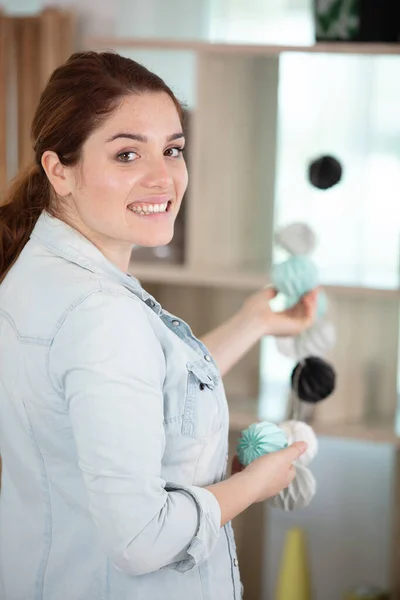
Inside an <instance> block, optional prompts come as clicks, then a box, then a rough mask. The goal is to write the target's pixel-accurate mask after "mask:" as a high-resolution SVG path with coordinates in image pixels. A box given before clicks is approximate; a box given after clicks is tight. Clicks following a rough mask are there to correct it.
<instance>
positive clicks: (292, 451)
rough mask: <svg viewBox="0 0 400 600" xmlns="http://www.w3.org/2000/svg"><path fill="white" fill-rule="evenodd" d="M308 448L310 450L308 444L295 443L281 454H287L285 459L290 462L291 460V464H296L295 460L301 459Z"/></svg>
mask: <svg viewBox="0 0 400 600" xmlns="http://www.w3.org/2000/svg"><path fill="white" fill-rule="evenodd" d="M307 448H308V444H307V443H306V442H294V443H293V444H292V445H291V446H289V447H288V448H285V449H284V450H281V452H282V453H283V454H285V457H286V458H287V459H288V460H290V461H291V462H294V461H295V460H297V459H298V458H300V456H301V455H302V454H304V452H305V451H306V450H307Z"/></svg>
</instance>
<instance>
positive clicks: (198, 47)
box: [84, 37, 400, 56]
mask: <svg viewBox="0 0 400 600" xmlns="http://www.w3.org/2000/svg"><path fill="white" fill-rule="evenodd" d="M84 46H85V47H87V48H91V49H105V48H138V49H139V48H147V49H151V50H156V49H165V50H186V51H188V50H189V51H193V52H198V53H209V52H211V53H215V54H235V55H238V54H242V55H250V56H279V55H280V54H282V53H284V52H310V53H323V54H364V55H388V54H400V44H381V43H368V44H367V43H357V42H354V43H340V42H331V43H329V42H327V43H321V42H320V43H318V44H314V45H312V46H275V45H267V44H266V45H260V44H228V43H218V42H207V41H196V40H193V41H187V40H172V39H148V38H134V39H133V38H123V37H88V38H86V39H84Z"/></svg>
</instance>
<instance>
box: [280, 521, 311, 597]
mask: <svg viewBox="0 0 400 600" xmlns="http://www.w3.org/2000/svg"><path fill="white" fill-rule="evenodd" d="M275 600H311V577H310V569H309V566H308V560H307V547H306V540H305V535H304V532H303V531H302V529H300V528H298V527H294V528H292V529H289V531H288V532H287V534H286V540H285V546H284V549H283V555H282V561H281V566H280V571H279V576H278V584H277V588H276V596H275Z"/></svg>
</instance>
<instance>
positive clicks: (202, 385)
mask: <svg viewBox="0 0 400 600" xmlns="http://www.w3.org/2000/svg"><path fill="white" fill-rule="evenodd" d="M199 387H200V389H201V391H203V390H204V388H205V387H206V386H205V385H204V383H201V384H200V385H199Z"/></svg>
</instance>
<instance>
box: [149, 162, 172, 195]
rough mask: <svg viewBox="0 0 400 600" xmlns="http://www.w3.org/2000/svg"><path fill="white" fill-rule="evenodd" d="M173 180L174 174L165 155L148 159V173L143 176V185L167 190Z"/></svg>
mask: <svg viewBox="0 0 400 600" xmlns="http://www.w3.org/2000/svg"><path fill="white" fill-rule="evenodd" d="M172 182H173V180H172V174H171V172H170V169H169V167H168V165H167V164H166V161H165V159H164V157H160V158H159V157H157V158H154V159H152V160H149V161H148V164H147V168H146V173H145V174H144V176H143V181H142V183H143V185H145V186H146V187H149V188H159V189H163V190H166V189H169V188H170V187H171V184H172Z"/></svg>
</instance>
